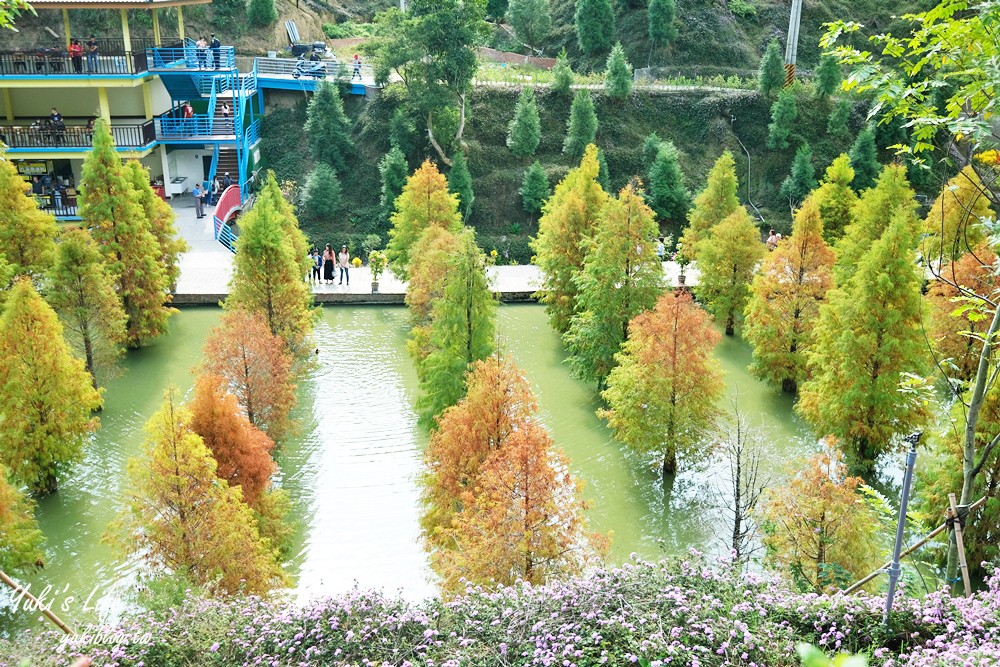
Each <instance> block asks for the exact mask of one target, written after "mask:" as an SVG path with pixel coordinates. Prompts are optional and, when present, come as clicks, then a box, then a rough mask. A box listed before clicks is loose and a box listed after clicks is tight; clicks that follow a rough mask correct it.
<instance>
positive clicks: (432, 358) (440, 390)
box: [417, 229, 496, 427]
mask: <svg viewBox="0 0 1000 667" xmlns="http://www.w3.org/2000/svg"><path fill="white" fill-rule="evenodd" d="M460 240H461V250H460V251H459V252H458V253H456V254H454V255H452V256H451V257H449V258H447V268H446V270H445V273H444V285H443V287H444V289H443V294H442V296H441V298H440V299H437V300H436V301H435V302H434V305H433V307H432V309H431V323H430V331H429V335H428V345H429V348H430V350H431V351H430V353H429V354H428V355H427V356H426V357H425V358H424V359H423V360H422V361H421V362H419V367H418V375H419V376H420V378H421V383H420V387H421V394H420V397H419V398H418V399H417V411H418V412H419V413H420V422H421V423H422V424H423V425H424V426H428V427H430V426H433V425H435V423H436V422H435V419H436V417H437V416H438V415H440V414H441V413H442V412H443V411H444V410H445V408H448V407H449V406H452V405H454V404H455V403H457V402H458V401H459V399H461V398H462V396H464V395H465V374H466V372H467V371H468V369H469V366H470V365H471V364H472V363H473V362H475V361H479V360H482V359H485V358H486V357H488V356H490V355H491V354H493V335H494V331H495V318H496V299H495V298H494V297H493V292H492V291H491V290H490V286H489V282H488V280H487V278H486V257H485V255H484V254H483V253H482V251H481V250H480V249H479V247H478V246H477V245H476V239H475V234H474V233H473V232H472V230H471V229H466V230H464V231H463V232H461V233H460Z"/></svg>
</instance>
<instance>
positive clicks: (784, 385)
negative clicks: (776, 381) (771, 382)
mask: <svg viewBox="0 0 1000 667" xmlns="http://www.w3.org/2000/svg"><path fill="white" fill-rule="evenodd" d="M798 388H799V387H798V385H797V384H796V383H795V380H793V379H791V378H785V379H784V380H782V381H781V391H783V392H785V393H786V394H794V393H795V392H796V391H798Z"/></svg>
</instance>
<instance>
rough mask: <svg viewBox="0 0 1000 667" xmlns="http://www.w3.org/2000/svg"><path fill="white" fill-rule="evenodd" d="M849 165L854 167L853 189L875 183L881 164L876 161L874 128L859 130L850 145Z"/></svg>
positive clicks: (857, 189)
mask: <svg viewBox="0 0 1000 667" xmlns="http://www.w3.org/2000/svg"><path fill="white" fill-rule="evenodd" d="M849 155H850V156H851V166H852V167H854V183H853V184H852V185H853V186H854V189H855V190H856V191H857V192H861V191H863V190H866V189H868V188H870V187H872V186H874V185H875V181H876V179H877V178H878V175H879V172H880V171H881V170H882V165H880V164H879V162H878V153H877V150H876V148H875V130H873V129H872V128H871V127H866V128H865V129H863V130H861V132H860V133H859V134H858V137H857V138H856V139H855V140H854V144H853V145H852V146H851V150H850V153H849Z"/></svg>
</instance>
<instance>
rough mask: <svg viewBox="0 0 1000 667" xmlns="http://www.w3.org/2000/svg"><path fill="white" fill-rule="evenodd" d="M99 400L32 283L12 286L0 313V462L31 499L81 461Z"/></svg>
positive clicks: (53, 486) (50, 489) (95, 422)
mask: <svg viewBox="0 0 1000 667" xmlns="http://www.w3.org/2000/svg"><path fill="white" fill-rule="evenodd" d="M100 407H101V396H100V394H99V393H98V391H97V390H96V389H94V387H93V386H92V384H91V378H90V375H89V374H88V373H87V370H86V369H85V368H84V365H83V362H82V361H80V360H79V359H76V358H75V357H73V354H72V353H71V352H70V350H69V347H68V346H67V345H66V342H65V341H64V340H63V330H62V325H61V324H60V323H59V319H58V318H57V317H56V314H55V312H54V311H53V310H52V308H51V307H50V306H49V305H48V304H47V303H45V301H43V300H42V298H41V297H40V296H38V293H37V292H36V291H35V289H34V287H32V286H31V282H30V281H29V280H28V279H26V278H22V279H20V280H19V281H17V282H16V283H15V284H14V287H13V288H12V289H11V291H10V294H9V296H8V298H7V303H6V306H5V308H4V311H3V315H2V316H0V415H3V420H0V463H2V464H3V465H5V466H6V467H7V469H8V470H9V471H10V474H11V478H12V479H13V480H14V481H16V482H17V483H18V484H23V485H24V486H26V487H28V490H29V491H30V492H31V493H32V494H35V495H45V494H47V493H52V492H53V491H55V490H56V487H57V486H58V478H59V476H60V475H62V474H63V473H64V472H65V471H66V469H67V467H68V466H69V465H70V464H71V463H74V462H76V461H78V460H80V459H81V458H82V457H83V445H84V441H85V438H86V436H87V434H89V433H90V432H91V431H93V430H95V429H96V428H97V426H98V423H99V422H98V420H97V418H96V417H95V418H91V416H90V413H91V411H92V410H97V409H99V408H100Z"/></svg>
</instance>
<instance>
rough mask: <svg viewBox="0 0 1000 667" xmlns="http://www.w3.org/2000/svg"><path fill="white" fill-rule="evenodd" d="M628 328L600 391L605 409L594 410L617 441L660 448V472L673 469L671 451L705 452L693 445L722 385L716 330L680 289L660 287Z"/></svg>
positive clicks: (692, 456)
mask: <svg viewBox="0 0 1000 667" xmlns="http://www.w3.org/2000/svg"><path fill="white" fill-rule="evenodd" d="M629 332H630V334H629V339H628V340H627V341H626V342H625V344H624V345H623V346H622V351H621V353H619V355H618V359H617V361H618V365H617V366H616V367H615V369H614V370H613V371H611V375H609V376H608V388H607V389H605V390H604V392H603V393H602V394H601V395H602V396H603V397H604V400H605V401H606V402H607V404H608V409H607V410H599V411H598V416H600V417H601V418H602V419H606V420H607V421H608V426H609V427H610V428H611V430H612V432H613V433H614V436H615V439H616V440H618V441H619V442H621V443H623V444H624V445H626V446H628V447H630V448H632V449H635V450H637V451H640V452H655V453H657V454H659V456H660V457H662V458H661V461H662V463H661V466H660V469H661V473H662V475H663V479H666V478H667V477H668V476H669V475H672V474H674V473H675V472H676V471H677V457H678V455H681V456H684V457H685V458H687V459H689V460H693V461H697V460H699V459H704V458H705V456H706V454H707V451H704V450H702V451H700V450H699V445H701V444H702V443H703V441H704V436H705V434H706V433H707V432H708V431H709V429H711V427H712V425H713V422H714V420H715V417H716V416H717V415H718V410H717V408H716V403H717V402H718V400H719V398H720V397H721V396H722V391H723V388H724V385H723V383H722V369H721V368H720V366H719V362H718V360H717V359H716V358H715V356H714V354H713V350H714V349H715V346H716V344H717V343H718V342H719V339H720V338H721V337H720V336H719V334H718V332H717V331H716V330H715V328H714V327H713V326H712V321H711V318H710V317H709V315H708V313H706V312H705V311H704V310H702V308H701V307H700V306H698V305H697V304H695V303H694V301H693V300H692V299H691V293H690V292H688V291H686V290H678V291H676V292H667V293H665V294H663V295H662V296H661V297H660V300H659V301H658V302H657V303H656V307H655V308H654V309H653V310H651V311H647V312H645V313H642V314H640V315H637V316H636V317H635V319H633V320H632V322H631V323H630V324H629Z"/></svg>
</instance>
